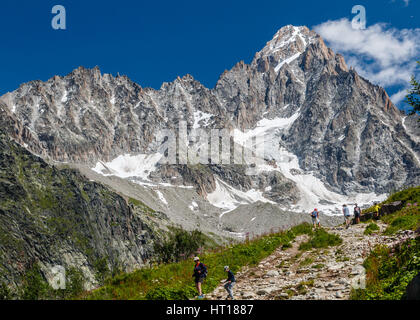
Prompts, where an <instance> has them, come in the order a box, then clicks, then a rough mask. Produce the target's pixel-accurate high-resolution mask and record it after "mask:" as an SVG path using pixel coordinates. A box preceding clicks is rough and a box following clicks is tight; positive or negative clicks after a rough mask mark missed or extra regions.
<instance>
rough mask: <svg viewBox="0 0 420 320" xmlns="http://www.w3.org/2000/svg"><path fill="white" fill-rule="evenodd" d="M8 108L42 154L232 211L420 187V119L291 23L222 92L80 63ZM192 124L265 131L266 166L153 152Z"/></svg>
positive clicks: (221, 83) (14, 132)
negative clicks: (140, 79) (176, 160)
mask: <svg viewBox="0 0 420 320" xmlns="http://www.w3.org/2000/svg"><path fill="white" fill-rule="evenodd" d="M0 110H1V112H2V117H3V122H4V123H5V127H6V128H5V129H6V130H8V132H9V134H10V135H11V136H12V137H13V138H14V139H15V140H16V141H18V142H19V143H20V144H22V145H24V146H25V147H26V148H27V149H28V150H30V151H31V152H34V153H35V154H38V155H40V156H42V157H44V158H46V159H47V158H48V159H52V160H55V161H59V162H70V163H82V164H84V165H89V166H91V167H92V168H95V169H96V170H95V171H96V172H100V173H102V174H104V175H113V174H114V175H117V176H120V177H123V178H127V179H130V180H133V181H135V182H137V183H141V184H143V186H146V187H147V186H150V185H152V186H151V187H153V188H158V187H161V186H162V185H165V186H169V185H171V186H183V187H185V186H193V187H194V188H195V190H196V191H197V192H198V194H199V195H201V196H202V197H203V198H204V199H207V200H208V201H209V202H210V203H211V204H212V205H214V206H216V207H217V208H220V209H221V210H225V211H223V212H226V210H232V209H235V208H236V207H237V206H238V205H239V204H251V203H254V202H256V201H262V202H269V203H272V204H273V203H274V204H278V205H280V206H281V208H282V209H283V210H292V211H293V210H295V211H299V210H308V209H309V208H313V206H318V207H320V208H321V209H325V210H327V208H330V209H331V206H332V207H334V206H335V207H337V206H338V205H339V204H341V203H343V202H344V201H346V202H347V201H357V200H358V199H361V198H360V197H359V198H358V197H357V196H356V194H360V193H365V194H368V193H376V194H383V193H387V192H389V191H391V190H394V189H398V188H400V187H402V186H405V185H418V184H419V183H420V162H419V157H420V144H419V136H420V133H419V129H418V127H416V125H415V121H413V120H412V119H411V118H406V117H405V115H403V114H402V112H400V111H399V110H398V109H397V108H396V107H395V106H394V105H393V104H392V102H391V101H390V99H389V97H388V95H387V93H386V92H385V90H384V89H382V88H380V87H378V86H375V85H373V84H371V83H370V82H369V81H368V80H366V79H363V78H362V77H360V76H359V75H358V74H357V73H356V72H355V71H354V70H352V69H350V70H349V69H348V67H347V66H346V63H345V61H344V58H343V57H342V56H341V55H340V54H337V53H334V52H333V51H332V50H331V49H330V48H328V47H327V46H326V45H325V43H324V42H323V40H322V38H321V37H320V36H319V35H317V34H316V33H315V32H313V31H310V30H309V29H308V28H306V27H294V26H286V27H283V28H282V29H280V30H279V31H278V32H277V33H276V34H275V36H274V38H273V39H272V40H271V41H269V42H268V43H267V45H266V46H265V47H264V48H263V49H262V50H261V51H260V52H258V53H257V54H256V55H255V58H254V59H253V61H252V62H251V63H250V64H249V65H248V64H245V63H244V62H240V63H238V64H236V65H235V66H234V67H233V68H232V69H231V70H229V71H225V72H224V73H223V74H222V75H221V76H220V79H219V80H218V82H217V84H216V86H215V87H214V88H212V89H208V88H205V87H204V86H203V85H201V84H200V83H199V82H198V81H196V80H194V79H193V78H192V76H190V75H186V76H184V77H182V78H177V79H176V80H175V81H173V82H171V83H164V84H163V85H162V86H161V88H160V89H159V90H154V89H151V88H142V87H140V86H139V85H138V84H136V83H134V82H132V81H131V80H130V79H128V78H127V77H126V76H119V75H118V76H117V77H113V76H111V75H109V74H101V72H100V71H99V69H98V68H94V69H85V68H83V67H80V68H78V69H76V70H74V71H73V72H72V73H70V74H69V75H67V76H65V77H59V76H55V77H53V78H51V79H50V80H48V81H46V82H41V81H32V82H29V83H26V84H23V85H21V87H20V88H18V89H17V90H16V91H14V92H11V93H8V94H6V95H4V96H3V97H1V98H0ZM182 121H185V122H186V123H187V126H188V127H187V130H188V132H189V133H190V132H192V131H193V130H195V129H207V130H208V129H214V128H218V129H220V128H223V129H226V130H228V131H229V132H230V133H236V134H237V136H241V137H242V138H244V137H245V139H247V138H248V137H249V136H251V135H255V136H258V135H259V136H260V137H263V138H264V157H263V158H264V159H263V160H264V162H265V163H264V164H263V165H259V166H257V167H256V168H255V172H254V173H253V174H248V173H247V172H246V168H244V167H242V166H237V165H226V164H221V163H212V164H211V165H195V166H193V165H188V164H184V165H162V164H158V163H157V161H152V160H151V158H148V157H147V155H149V156H153V155H156V154H158V153H159V152H160V151H159V150H160V149H159V148H160V147H161V146H160V144H159V143H157V142H156V136H157V135H158V133H159V132H160V131H161V130H164V129H176V128H177V127H178V126H179V125H180V123H181V122H182ZM247 132H248V133H249V135H248V134H247ZM128 155H142V156H141V157H140V156H139V157H137V158H127V156H128ZM133 162H136V163H133ZM224 183H225V184H227V186H225V185H224ZM223 188H224V189H223ZM373 196H374V194H373ZM349 197H350V198H349ZM362 198H363V197H362ZM365 198H366V199H370V200H372V194H370V195H369V196H366V197H365ZM350 199H351V200H350ZM363 199H364V198H363ZM169 207H170V205H169ZM332 211H334V209H332Z"/></svg>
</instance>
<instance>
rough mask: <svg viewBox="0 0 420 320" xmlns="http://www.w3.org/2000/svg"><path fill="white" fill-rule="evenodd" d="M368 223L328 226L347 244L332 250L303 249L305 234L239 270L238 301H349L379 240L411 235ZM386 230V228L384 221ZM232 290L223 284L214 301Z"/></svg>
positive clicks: (391, 241)
mask: <svg viewBox="0 0 420 320" xmlns="http://www.w3.org/2000/svg"><path fill="white" fill-rule="evenodd" d="M366 226H367V225H366V224H359V225H353V226H351V227H350V228H349V229H345V228H344V227H342V226H338V227H333V228H326V229H327V231H328V232H330V233H335V234H338V235H339V236H340V237H341V238H342V239H343V243H342V244H341V245H339V246H336V247H330V248H327V249H312V250H310V251H299V249H298V248H299V245H300V243H302V242H304V241H307V239H308V236H306V235H303V236H299V237H297V238H296V239H295V241H294V243H293V246H292V247H291V248H289V249H287V250H284V251H283V250H282V249H281V248H279V249H277V250H276V251H275V252H274V253H273V254H272V255H270V256H269V257H267V258H266V259H264V260H262V261H261V262H260V264H259V265H258V266H255V267H245V268H243V269H242V270H241V271H240V272H238V273H237V274H236V278H237V279H236V280H237V283H236V285H235V287H234V296H235V299H246V300H279V299H293V300H308V299H309V300H324V299H328V300H346V299H348V298H349V294H350V289H351V287H352V285H354V284H355V283H356V284H358V283H359V284H360V283H361V282H360V281H359V280H358V279H361V278H363V272H364V268H363V267H362V263H363V261H364V258H365V257H366V256H367V255H368V254H369V252H370V251H371V250H372V249H373V247H374V246H376V245H377V244H379V243H382V244H386V245H394V244H396V243H397V242H399V241H402V240H403V239H405V238H408V237H411V234H410V232H408V233H407V232H406V233H399V234H397V235H394V236H384V235H382V234H372V235H364V234H363V232H364V230H365V228H366ZM378 226H379V227H380V229H381V231H383V230H384V229H385V228H386V225H385V224H383V223H382V222H378ZM226 296H227V293H226V291H225V289H224V288H223V283H221V284H220V286H219V287H218V288H216V289H215V290H214V291H213V292H212V293H210V294H208V295H206V298H207V299H209V300H221V299H225V298H226Z"/></svg>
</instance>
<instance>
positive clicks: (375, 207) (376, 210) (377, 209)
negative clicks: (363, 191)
mask: <svg viewBox="0 0 420 320" xmlns="http://www.w3.org/2000/svg"><path fill="white" fill-rule="evenodd" d="M380 209H381V207H380V206H379V203H377V202H376V203H375V206H374V207H373V210H375V211H374V212H375V218H378V217H379V210H380Z"/></svg>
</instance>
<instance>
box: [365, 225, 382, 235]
mask: <svg viewBox="0 0 420 320" xmlns="http://www.w3.org/2000/svg"><path fill="white" fill-rule="evenodd" d="M378 230H380V229H379V227H378V225H377V224H376V223H370V224H368V225H367V226H366V228H365V231H364V232H363V233H364V234H366V235H370V234H372V233H374V232H375V231H378Z"/></svg>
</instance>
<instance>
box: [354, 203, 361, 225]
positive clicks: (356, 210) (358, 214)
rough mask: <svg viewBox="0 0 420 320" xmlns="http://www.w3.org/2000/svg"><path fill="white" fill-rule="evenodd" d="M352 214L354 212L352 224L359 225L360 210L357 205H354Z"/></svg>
mask: <svg viewBox="0 0 420 320" xmlns="http://www.w3.org/2000/svg"><path fill="white" fill-rule="evenodd" d="M353 212H354V222H355V223H356V224H359V223H360V216H361V215H362V210H361V209H360V207H359V206H358V205H357V203H356V204H355V207H354V210H353Z"/></svg>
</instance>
